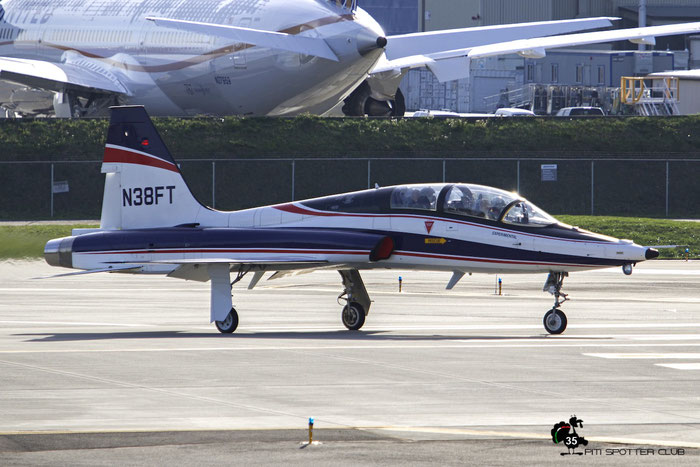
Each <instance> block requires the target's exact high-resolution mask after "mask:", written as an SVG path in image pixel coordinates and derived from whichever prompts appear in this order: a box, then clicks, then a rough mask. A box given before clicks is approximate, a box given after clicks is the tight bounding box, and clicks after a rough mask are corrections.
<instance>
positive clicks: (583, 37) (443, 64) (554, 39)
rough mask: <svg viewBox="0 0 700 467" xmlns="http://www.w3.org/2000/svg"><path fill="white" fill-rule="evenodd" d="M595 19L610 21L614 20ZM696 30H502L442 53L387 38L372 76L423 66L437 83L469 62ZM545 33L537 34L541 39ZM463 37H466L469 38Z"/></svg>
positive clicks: (695, 27) (461, 72) (416, 40)
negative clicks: (394, 43)
mask: <svg viewBox="0 0 700 467" xmlns="http://www.w3.org/2000/svg"><path fill="white" fill-rule="evenodd" d="M598 19H607V20H609V19H613V18H598ZM555 23H556V22H555ZM527 24H537V23H527ZM586 24H589V23H581V24H579V26H583V25H586ZM596 24H598V23H595V22H592V23H590V25H589V26H588V27H589V28H590V27H599V26H593V25H596ZM608 25H609V24H608ZM513 26H517V25H513ZM521 26H522V25H521ZM569 26H570V27H574V26H576V23H574V24H573V25H569ZM472 29H480V28H472ZM580 29H585V28H584V27H580V28H579V30H580ZM496 31H497V30H496ZM698 31H700V23H698V22H696V23H681V24H671V25H664V26H650V27H646V28H631V29H619V30H613V31H595V32H585V33H576V34H564V35H558V36H556V35H551V34H555V33H556V32H555V31H554V29H551V30H550V31H549V32H546V33H544V34H547V35H548V37H539V36H537V34H538V33H541V32H542V31H541V29H537V28H533V29H531V30H530V31H529V32H530V33H532V35H531V36H530V37H529V38H528V37H522V36H524V35H525V34H527V33H528V30H527V29H516V30H514V31H508V30H505V31H503V34H501V35H500V36H493V35H488V36H485V37H488V38H490V39H492V40H491V42H490V43H488V42H486V40H485V39H479V40H478V42H466V41H465V42H462V44H461V46H458V47H455V44H456V43H457V42H455V41H446V42H445V43H444V44H443V47H442V48H441V50H438V47H436V46H434V45H433V41H432V39H431V38H430V37H428V38H427V39H426V43H427V44H428V46H426V47H422V46H420V34H421V33H416V34H407V35H405V36H414V37H411V38H410V39H411V40H410V41H406V44H408V43H411V44H413V45H415V47H414V49H413V50H411V49H408V48H407V47H405V44H401V42H402V38H403V37H405V36H390V37H389V38H387V40H388V44H387V52H386V56H387V59H386V60H382V61H379V62H378V63H377V65H376V66H375V68H374V69H373V70H372V72H371V73H372V75H376V76H377V77H379V78H380V79H381V78H382V73H385V74H391V73H396V72H397V71H399V70H407V69H411V68H419V67H422V66H426V67H428V68H429V69H430V70H431V71H432V72H433V73H434V74H435V76H436V77H437V78H438V80H439V81H441V82H445V81H451V80H455V79H460V78H466V77H468V76H469V60H471V59H474V58H482V57H490V56H495V55H505V54H509V53H517V54H520V55H522V56H524V57H528V58H542V57H544V56H545V55H546V50H547V49H551V48H559V47H570V46H577V45H586V44H597V43H602V42H611V41H620V40H630V41H632V42H634V43H638V44H654V43H655V40H654V37H657V36H671V35H674V34H692V33H697V32H698ZM438 32H441V31H438ZM516 34H521V37H520V38H518V39H506V38H508V37H512V36H514V35H516ZM544 34H540V35H541V36H543V35H544ZM558 34H560V33H558ZM395 37H396V38H398V39H399V46H398V47H396V49H393V50H392V48H391V47H392V40H395V39H394V38H395ZM464 37H466V38H468V36H464ZM409 52H412V53H409ZM406 54H408V55H406Z"/></svg>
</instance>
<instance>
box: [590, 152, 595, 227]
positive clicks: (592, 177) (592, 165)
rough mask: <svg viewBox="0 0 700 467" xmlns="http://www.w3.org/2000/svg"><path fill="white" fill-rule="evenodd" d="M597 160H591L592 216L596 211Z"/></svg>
mask: <svg viewBox="0 0 700 467" xmlns="http://www.w3.org/2000/svg"><path fill="white" fill-rule="evenodd" d="M594 193H595V161H591V216H592V215H593V214H594V213H595V209H594V206H595V194H594Z"/></svg>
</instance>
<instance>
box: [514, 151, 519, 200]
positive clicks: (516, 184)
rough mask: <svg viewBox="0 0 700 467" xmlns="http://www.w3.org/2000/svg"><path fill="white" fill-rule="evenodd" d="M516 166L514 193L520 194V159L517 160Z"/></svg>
mask: <svg viewBox="0 0 700 467" xmlns="http://www.w3.org/2000/svg"><path fill="white" fill-rule="evenodd" d="M516 166H517V170H516V173H517V175H516V177H517V179H516V180H515V191H516V192H517V193H518V194H520V159H518V161H517V164H516Z"/></svg>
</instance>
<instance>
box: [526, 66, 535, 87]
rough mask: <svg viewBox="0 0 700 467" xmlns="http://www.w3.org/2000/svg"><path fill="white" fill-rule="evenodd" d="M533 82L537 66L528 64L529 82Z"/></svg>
mask: <svg viewBox="0 0 700 467" xmlns="http://www.w3.org/2000/svg"><path fill="white" fill-rule="evenodd" d="M533 81H535V64H534V63H528V64H527V82H528V83H532V82H533Z"/></svg>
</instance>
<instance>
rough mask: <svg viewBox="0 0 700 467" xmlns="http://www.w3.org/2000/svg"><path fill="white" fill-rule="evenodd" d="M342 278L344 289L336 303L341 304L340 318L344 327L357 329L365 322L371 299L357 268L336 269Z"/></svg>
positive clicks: (352, 329)
mask: <svg viewBox="0 0 700 467" xmlns="http://www.w3.org/2000/svg"><path fill="white" fill-rule="evenodd" d="M338 272H339V273H340V277H342V278H343V286H344V287H345V290H343V292H342V293H341V294H340V295H338V303H339V304H340V305H343V303H342V301H344V302H345V305H344V306H343V311H342V312H341V314H340V318H341V319H342V321H343V324H344V325H345V327H346V328H348V329H349V330H351V331H357V330H358V329H360V328H361V327H362V325H363V324H365V316H367V314H369V307H370V306H371V305H372V301H371V300H370V298H369V294H368V293H367V289H366V288H365V284H364V282H362V277H361V276H360V272H359V271H358V270H357V269H347V270H342V271H338Z"/></svg>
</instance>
